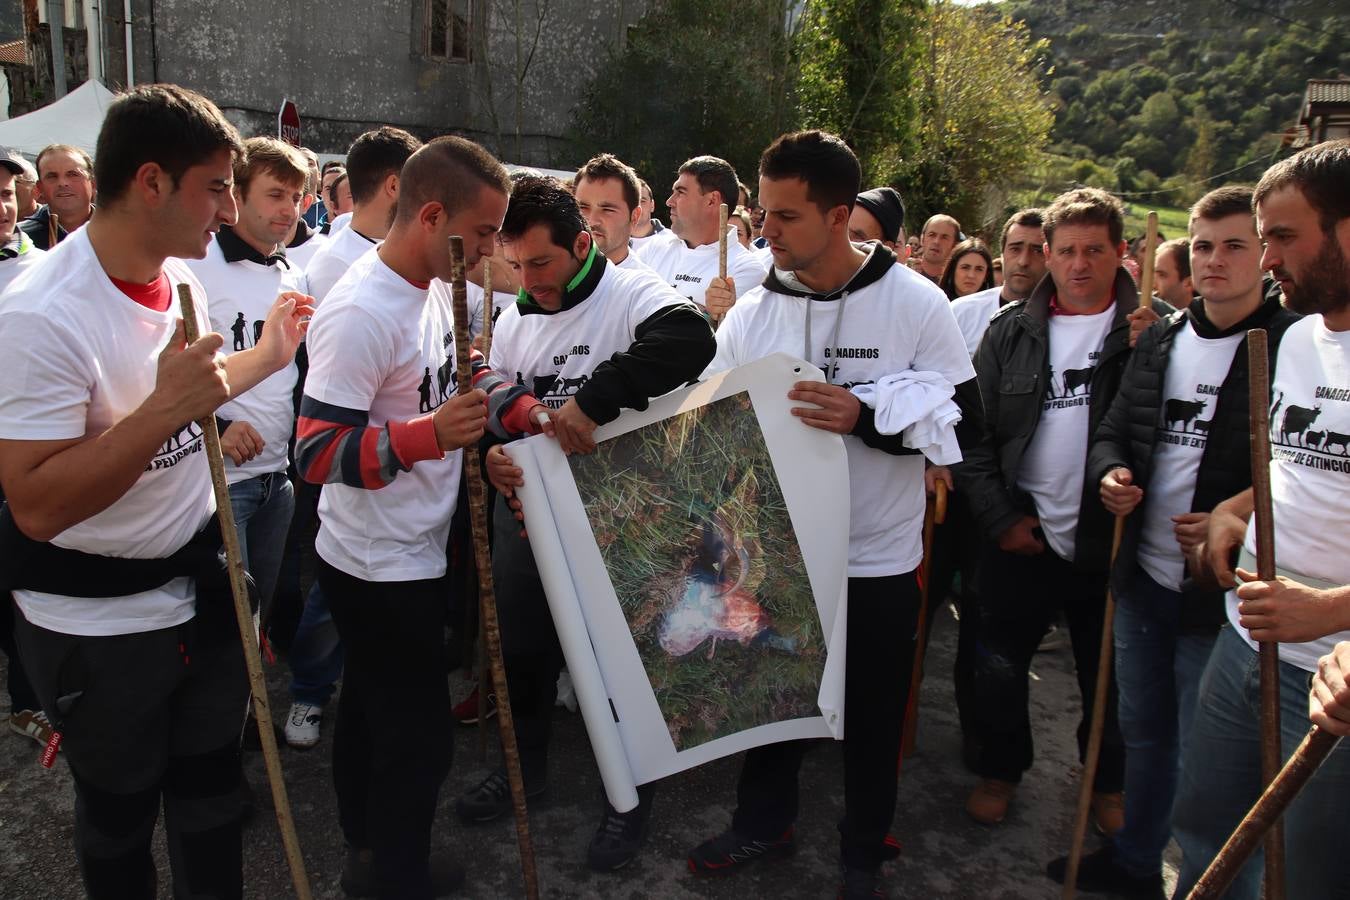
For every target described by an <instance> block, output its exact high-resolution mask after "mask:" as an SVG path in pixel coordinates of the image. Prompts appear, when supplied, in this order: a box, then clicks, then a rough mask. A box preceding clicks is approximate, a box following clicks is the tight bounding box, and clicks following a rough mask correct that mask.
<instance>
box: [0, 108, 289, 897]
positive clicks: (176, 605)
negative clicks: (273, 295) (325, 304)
mask: <svg viewBox="0 0 1350 900" xmlns="http://www.w3.org/2000/svg"><path fill="white" fill-rule="evenodd" d="M241 150H242V145H241V143H240V140H239V135H238V133H237V132H236V131H235V130H234V126H232V125H230V124H229V122H227V121H226V120H225V118H224V116H222V115H221V113H220V111H219V110H218V109H216V107H215V106H214V105H212V104H211V102H210V101H208V100H206V99H205V98H203V97H201V96H199V95H197V94H195V93H193V92H191V91H188V90H184V89H183V88H178V87H174V86H172V85H150V86H144V87H137V88H133V89H131V90H129V91H127V92H125V93H122V94H119V95H118V96H117V97H116V98H115V99H114V100H113V101H112V103H111V104H110V105H109V107H108V111H107V116H106V118H105V119H104V121H103V126H102V129H101V130H100V132H99V138H98V162H97V164H96V174H97V177H98V183H99V187H100V205H99V209H98V210H97V212H96V213H95V214H94V217H93V218H92V219H91V220H90V222H89V225H88V227H86V228H82V229H80V230H78V231H76V232H74V233H73V234H72V235H71V236H70V238H69V239H68V240H67V241H65V242H64V243H63V244H62V246H60V247H59V248H57V249H56V250H55V251H53V252H52V253H49V254H48V255H46V256H45V257H43V258H42V259H41V260H40V261H39V262H38V263H37V264H36V265H34V266H33V267H32V268H31V269H29V271H28V272H26V273H24V274H23V275H22V276H20V277H19V279H18V280H16V281H15V282H14V284H12V285H11V286H10V289H9V291H8V292H7V293H6V295H5V302H4V305H3V308H2V309H0V354H2V355H3V358H4V360H5V365H4V367H3V369H2V370H0V482H3V485H4V489H5V493H6V495H7V499H8V506H7V507H6V512H5V513H4V515H5V517H6V518H9V517H11V516H12V519H10V522H9V525H10V527H8V528H7V529H6V535H7V537H6V542H7V546H6V547H5V549H4V557H5V559H6V560H7V561H8V564H9V570H8V572H7V574H8V576H9V577H8V580H7V582H6V584H5V589H6V590H13V592H14V598H15V601H16V603H17V605H18V608H19V612H20V615H19V616H17V617H16V621H15V626H16V630H17V635H18V644H19V650H20V653H21V654H22V656H23V659H24V664H25V668H26V669H27V672H28V675H29V677H30V678H31V679H32V682H33V686H34V688H35V689H36V692H37V694H38V697H39V698H40V699H41V701H42V706H43V709H44V710H45V711H46V713H47V715H48V716H49V717H50V719H51V722H52V725H53V727H54V729H55V730H56V731H57V732H60V733H61V734H63V735H64V742H63V743H62V744H61V751H62V755H63V756H65V758H66V762H67V763H68V764H69V766H70V770H71V774H72V776H73V781H74V788H75V797H76V802H75V810H76V812H75V850H76V858H77V860H78V862H79V866H80V873H81V876H82V877H83V880H84V885H85V890H86V891H87V892H88V894H89V895H90V896H92V897H135V898H146V900H149V898H153V897H155V896H156V887H155V885H156V874H155V864H154V858H153V856H152V854H151V843H152V841H151V839H152V837H153V833H154V828H155V821H156V819H157V818H158V815H159V810H160V805H161V803H162V804H163V807H164V812H165V815H164V823H165V830H166V831H167V833H168V850H169V863H170V866H171V867H172V871H173V893H174V894H176V895H178V896H208V895H209V896H219V897H239V896H241V895H242V894H243V885H242V880H243V879H242V866H241V859H242V853H243V847H242V841H241V835H240V813H241V802H240V800H241V797H240V784H241V779H242V773H241V768H240V731H241V727H242V725H243V722H244V715H245V707H246V705H247V702H248V694H249V686H248V679H247V676H246V673H245V667H244V658H243V654H242V652H241V648H240V644H239V631H238V625H237V623H236V621H235V617H234V615H233V603H232V602H231V599H230V590H229V584H228V579H227V577H226V573H225V571H224V567H223V566H222V565H221V564H220V562H219V561H218V558H217V553H218V551H219V549H220V535H219V531H218V530H216V529H215V528H214V526H213V525H212V523H213V522H214V521H215V517H214V512H215V503H214V497H213V494H212V489H211V478H210V475H209V473H208V471H207V460H206V454H205V453H204V452H203V439H202V432H201V429H200V428H198V427H197V425H196V424H195V423H196V422H197V420H198V419H200V418H201V417H202V416H206V415H210V414H212V413H213V412H214V411H215V409H216V408H217V407H218V406H219V405H220V404H221V403H223V402H224V401H225V400H226V399H228V398H230V397H236V396H239V395H241V394H243V393H245V392H246V391H248V390H249V389H250V388H252V387H253V386H254V385H256V384H258V383H260V382H261V381H263V380H264V379H265V378H267V377H268V376H270V375H271V374H272V373H274V372H276V371H277V370H279V369H281V368H283V367H285V366H286V365H287V364H288V363H289V362H290V360H291V358H292V356H293V355H294V353H295V349H296V346H297V345H298V344H299V341H300V337H301V335H302V334H303V333H304V325H303V324H302V317H304V316H307V315H309V314H310V313H311V312H312V310H311V309H310V307H309V306H307V305H306V304H305V303H304V302H303V300H304V298H302V297H298V296H297V295H290V296H287V297H282V298H280V299H278V300H277V301H276V303H274V304H273V305H272V308H271V310H270V312H269V313H268V315H267V316H266V318H265V321H264V325H263V329H262V333H261V336H260V337H259V339H258V341H257V343H256V345H255V346H253V347H250V348H248V349H247V350H244V351H242V352H239V353H235V354H232V355H231V356H229V357H227V358H221V356H220V355H219V354H218V352H217V351H218V349H219V348H220V346H221V343H222V339H221V336H220V335H219V334H214V333H210V330H209V328H208V327H207V325H208V324H209V321H210V320H209V318H208V316H207V309H208V307H207V298H206V296H205V293H204V292H203V291H202V289H201V285H200V284H199V283H198V282H197V279H196V278H195V277H194V276H193V274H192V273H191V271H190V270H189V269H188V268H187V266H185V265H184V264H183V263H182V262H181V259H182V258H200V257H201V256H202V255H203V254H204V253H205V252H206V248H207V246H208V244H209V242H210V239H211V232H213V231H215V230H216V228H218V227H219V226H220V225H222V224H227V223H229V222H232V221H234V219H235V215H236V212H235V202H234V196H233V194H232V193H231V191H230V186H231V178H232V171H231V165H232V161H233V158H234V156H235V155H236V154H237V153H239V152H240V151H241ZM44 161H45V160H44ZM175 284H186V285H189V286H191V287H192V288H193V291H192V294H193V299H194V301H195V305H196V310H195V315H196V316H197V319H198V321H199V322H200V323H201V324H202V332H203V334H202V336H201V337H200V338H199V339H198V340H197V341H195V342H194V343H192V344H187V342H186V340H185V338H184V326H183V323H182V321H181V320H180V318H179V315H180V313H179V304H178V300H177V297H176V296H175V290H174V288H175ZM52 749H53V750H55V747H53V748H52Z"/></svg>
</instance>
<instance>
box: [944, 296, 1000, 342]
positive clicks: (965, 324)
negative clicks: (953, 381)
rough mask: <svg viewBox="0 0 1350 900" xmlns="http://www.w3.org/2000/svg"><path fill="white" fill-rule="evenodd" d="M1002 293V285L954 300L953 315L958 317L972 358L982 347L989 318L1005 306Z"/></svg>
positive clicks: (958, 325)
mask: <svg viewBox="0 0 1350 900" xmlns="http://www.w3.org/2000/svg"><path fill="white" fill-rule="evenodd" d="M1002 293H1003V288H1002V287H991V288H990V289H989V290H987V291H976V292H975V293H973V294H966V295H965V296H964V297H957V298H956V299H955V300H953V301H952V315H953V316H955V317H956V325H957V327H958V328H960V329H961V337H963V338H965V340H966V349H967V350H969V351H970V355H971V357H972V358H974V356H975V351H976V350H978V349H980V341H981V339H983V338H984V333H985V331H987V330H988V329H989V320H990V319H992V318H993V317H994V313H996V312H998V311H999V308H1000V307H1002V306H1003V297H1002Z"/></svg>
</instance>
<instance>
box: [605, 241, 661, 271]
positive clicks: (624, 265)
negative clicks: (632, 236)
mask: <svg viewBox="0 0 1350 900" xmlns="http://www.w3.org/2000/svg"><path fill="white" fill-rule="evenodd" d="M615 265H617V266H618V267H619V268H620V269H651V268H652V267H651V266H649V265H647V264H646V263H645V262H643V261H642V257H641V256H638V253H637V248H635V247H634V246H633V242H632V240H629V241H628V255H627V256H625V257H624V258H623V262H621V263H615ZM653 271H655V270H653Z"/></svg>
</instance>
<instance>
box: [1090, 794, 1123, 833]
mask: <svg viewBox="0 0 1350 900" xmlns="http://www.w3.org/2000/svg"><path fill="white" fill-rule="evenodd" d="M1092 820H1093V821H1094V822H1096V823H1097V830H1098V831H1100V832H1101V833H1102V834H1104V835H1106V836H1107V837H1111V836H1112V835H1114V834H1115V833H1116V832H1118V831H1120V829H1122V828H1124V827H1125V795H1124V794H1121V793H1115V794H1100V793H1098V794H1093V795H1092Z"/></svg>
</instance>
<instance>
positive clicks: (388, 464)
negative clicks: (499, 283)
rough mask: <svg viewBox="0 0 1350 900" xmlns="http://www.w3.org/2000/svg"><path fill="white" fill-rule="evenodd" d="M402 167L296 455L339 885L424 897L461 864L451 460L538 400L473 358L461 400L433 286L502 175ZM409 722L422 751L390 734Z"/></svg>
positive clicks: (345, 302) (471, 150)
mask: <svg viewBox="0 0 1350 900" xmlns="http://www.w3.org/2000/svg"><path fill="white" fill-rule="evenodd" d="M368 171H369V170H368ZM401 172H402V183H401V184H399V185H398V200H397V205H396V207H395V215H394V219H393V223H392V225H391V226H390V228H389V231H388V235H387V238H386V239H385V241H384V242H383V243H382V244H380V246H379V247H378V249H376V250H375V251H374V252H371V253H367V254H364V255H362V256H361V257H360V258H359V259H358V260H357V261H356V262H355V263H353V264H352V266H351V267H350V268H349V269H348V270H347V272H346V273H345V274H344V275H343V276H342V278H341V279H339V281H338V283H337V284H336V285H335V286H334V287H333V289H332V290H331V291H330V292H329V295H328V298H327V299H326V301H325V302H324V304H323V305H322V306H320V307H319V310H318V313H317V314H316V315H315V317H314V322H313V327H312V329H311V330H310V333H309V340H308V344H309V360H310V368H309V374H308V376H307V378H306V380H305V396H304V400H303V401H302V405H301V409H300V420H299V424H298V427H297V433H296V448H295V455H296V468H297V469H298V470H299V471H300V473H301V475H302V476H303V477H304V478H305V480H306V481H308V482H310V483H311V484H322V485H324V490H323V493H322V495H321V499H320V501H319V518H320V522H321V524H320V527H319V536H318V538H317V539H316V541H315V550H316V551H317V554H318V557H319V558H318V563H317V577H318V582H319V584H320V585H321V586H322V589H323V596H324V597H325V598H326V600H327V602H328V604H329V607H330V609H331V610H332V615H333V621H334V622H335V623H336V624H337V629H338V633H339V634H340V636H341V638H342V643H343V646H344V647H345V649H346V671H345V674H344V677H343V680H342V694H341V697H340V699H339V702H338V723H337V727H336V729H335V732H336V733H335V736H334V746H333V782H334V786H335V788H336V790H337V799H338V819H339V822H340V824H341V826H342V834H343V837H344V838H345V840H346V843H347V849H348V852H347V861H346V864H345V866H344V867H343V873H342V887H343V889H344V890H345V891H346V892H347V893H348V894H351V895H354V896H379V897H382V898H385V897H387V898H391V900H392V898H408V900H425V898H429V897H433V896H440V895H442V894H444V893H446V892H447V891H449V890H453V889H454V888H455V887H457V886H458V885H459V884H460V883H461V882H462V881H463V879H464V870H463V867H462V866H460V865H458V864H457V863H454V862H452V861H450V860H449V859H447V858H445V857H442V856H439V855H436V856H433V855H432V854H431V829H432V825H433V823H434V820H435V814H436V796H437V793H438V792H439V790H440V787H441V784H442V782H443V781H444V780H445V776H446V774H447V772H448V771H449V767H450V756H451V752H452V750H453V748H454V741H453V739H452V734H451V731H452V727H453V726H452V723H451V719H450V693H449V688H448V685H447V684H446V678H445V671H446V664H445V635H444V631H445V626H446V611H447V608H446V603H445V593H444V590H445V588H444V580H443V576H444V575H445V572H446V567H447V564H446V541H447V538H448V536H449V532H450V520H451V517H452V516H453V515H454V511H455V504H456V497H457V491H456V489H455V486H456V485H457V484H458V483H459V480H460V477H461V471H460V467H461V462H462V455H461V453H460V450H461V448H463V447H466V446H468V445H469V444H471V443H474V442H476V441H477V440H478V439H479V437H481V436H482V434H483V430H484V428H485V427H487V426H488V424H489V419H491V420H492V422H493V427H494V428H498V429H500V428H502V427H504V426H503V425H502V422H508V423H514V426H513V430H517V431H518V430H523V428H524V423H526V422H528V421H529V419H528V416H527V414H528V413H529V410H530V407H535V408H538V404H537V403H535V402H534V400H533V398H531V397H529V396H528V395H527V394H526V393H525V392H524V391H523V390H521V389H517V388H515V387H514V386H509V385H506V384H505V383H503V382H502V380H501V379H499V378H496V377H494V376H493V375H492V374H491V373H490V372H488V371H487V369H486V367H485V366H484V365H483V364H482V357H481V355H479V354H477V353H476V352H475V353H473V359H474V372H473V384H474V386H475V389H474V390H472V391H469V392H468V393H464V394H457V393H456V392H455V391H456V387H455V366H456V362H455V343H454V325H453V317H452V312H451V308H450V304H449V302H448V294H447V292H444V291H440V292H438V291H432V290H430V288H431V284H432V281H433V280H436V279H439V280H442V281H444V280H448V279H449V278H450V275H451V272H450V254H449V251H448V248H449V238H450V236H451V235H462V236H464V237H465V241H464V251H465V262H466V264H468V265H472V264H474V263H476V262H477V261H478V258H479V257H480V256H481V255H483V254H484V253H487V252H489V251H490V250H491V245H492V241H493V239H494V236H495V234H496V232H497V228H498V226H499V225H500V224H501V220H502V213H503V212H504V211H505V209H506V190H507V185H508V181H507V177H506V169H505V167H504V166H502V165H501V163H499V162H498V161H497V160H496V159H493V158H492V156H491V155H490V154H488V153H487V151H485V150H484V149H483V148H481V147H479V146H478V145H477V144H474V143H472V142H470V141H467V140H464V139H463V138H439V139H437V140H435V141H432V142H431V143H430V144H427V145H426V146H425V147H422V148H421V149H419V150H418V151H417V152H416V153H414V154H412V155H411V156H410V157H409V159H408V161H407V164H406V165H405V166H403V167H402V170H401ZM395 177H398V175H397V173H396V175H395ZM371 181H372V182H373V183H375V184H376V185H377V189H378V190H383V187H382V186H383V185H386V184H387V181H386V179H383V178H381V179H372V180H371ZM366 183H367V184H370V183H371V182H366ZM359 187H360V183H358V189H359ZM354 227H356V226H354ZM412 722H416V725H417V728H416V740H408V739H407V735H406V734H405V730H404V729H403V728H395V727H390V724H391V723H405V724H406V723H412Z"/></svg>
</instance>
